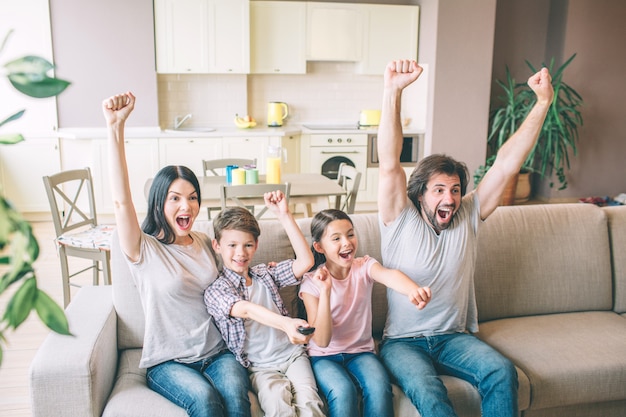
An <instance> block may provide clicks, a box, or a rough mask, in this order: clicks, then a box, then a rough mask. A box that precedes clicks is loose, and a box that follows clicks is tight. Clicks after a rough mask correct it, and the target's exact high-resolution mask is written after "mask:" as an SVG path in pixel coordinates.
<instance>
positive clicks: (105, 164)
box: [92, 138, 161, 213]
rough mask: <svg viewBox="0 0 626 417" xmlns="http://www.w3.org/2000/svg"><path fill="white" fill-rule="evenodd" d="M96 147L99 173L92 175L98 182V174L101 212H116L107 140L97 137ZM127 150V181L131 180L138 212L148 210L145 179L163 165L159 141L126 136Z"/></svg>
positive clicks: (125, 145)
mask: <svg viewBox="0 0 626 417" xmlns="http://www.w3.org/2000/svg"><path fill="white" fill-rule="evenodd" d="M94 147H95V149H96V154H97V156H98V159H97V160H96V162H97V166H96V170H97V173H93V172H92V175H94V181H96V179H95V175H97V176H98V178H97V182H98V187H97V190H98V192H96V199H98V200H99V201H100V205H99V206H98V212H102V213H113V209H114V207H113V199H112V197H111V182H110V180H109V178H110V175H109V152H108V144H107V141H106V140H102V139H99V140H95V141H94ZM124 149H125V150H126V164H127V165H128V181H129V182H130V192H131V194H132V196H133V204H134V205H135V210H136V211H137V213H145V212H146V211H147V209H148V201H147V199H146V197H145V193H144V187H145V184H146V180H147V179H148V178H152V177H154V176H155V175H156V173H157V172H158V171H159V169H160V168H161V167H160V166H159V145H158V141H157V140H156V139H154V138H137V139H134V138H133V139H125V140H124ZM100 193H101V194H100Z"/></svg>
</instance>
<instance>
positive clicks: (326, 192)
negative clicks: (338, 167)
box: [144, 173, 346, 217]
mask: <svg viewBox="0 0 626 417" xmlns="http://www.w3.org/2000/svg"><path fill="white" fill-rule="evenodd" d="M265 178H266V177H265V175H259V183H265ZM198 182H199V184H200V193H201V197H202V201H201V203H202V206H204V207H220V206H221V204H222V202H221V198H220V188H221V186H222V185H224V184H226V177H225V176H203V177H198ZM281 182H282V183H286V182H288V183H289V184H290V192H289V204H290V205H292V204H300V205H302V206H303V208H304V210H303V215H304V217H311V216H312V214H313V205H315V207H316V208H317V209H318V211H319V210H322V209H324V208H329V207H330V202H329V201H330V200H329V198H331V197H341V196H345V195H346V190H344V189H343V187H341V186H340V185H339V184H338V183H337V181H336V180H333V179H330V178H328V177H326V176H324V175H322V174H315V173H285V174H282V176H281ZM151 184H152V178H149V179H148V180H147V182H146V186H145V188H144V191H145V194H146V198H147V195H148V190H149V189H150V185H151ZM233 187H236V185H233ZM251 203H252V204H255V205H257V204H258V205H263V204H264V203H263V201H262V199H259V201H251Z"/></svg>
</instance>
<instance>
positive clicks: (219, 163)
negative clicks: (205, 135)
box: [202, 158, 256, 220]
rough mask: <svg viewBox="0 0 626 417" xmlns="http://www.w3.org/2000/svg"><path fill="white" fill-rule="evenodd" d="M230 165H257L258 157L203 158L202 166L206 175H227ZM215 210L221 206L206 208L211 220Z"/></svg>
mask: <svg viewBox="0 0 626 417" xmlns="http://www.w3.org/2000/svg"><path fill="white" fill-rule="evenodd" d="M228 165H237V166H238V167H243V166H245V165H256V158H254V159H244V158H224V159H203V160H202V168H203V169H204V176H205V177H207V176H209V175H215V176H224V175H226V171H225V168H226V167H227V166H228ZM217 170H219V171H217ZM253 208H254V207H253ZM213 210H217V211H219V210H221V207H207V208H206V212H207V215H208V216H209V220H211V211H213Z"/></svg>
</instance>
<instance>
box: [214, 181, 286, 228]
mask: <svg viewBox="0 0 626 417" xmlns="http://www.w3.org/2000/svg"><path fill="white" fill-rule="evenodd" d="M290 189H291V185H290V184H289V183H288V182H286V183H284V184H245V185H222V186H221V188H220V199H221V201H222V210H224V209H225V208H226V207H227V206H229V205H232V204H229V200H230V201H232V203H234V204H235V205H238V206H241V207H245V208H247V209H249V210H250V211H251V212H252V214H254V217H256V218H257V219H260V218H261V217H263V214H265V212H266V211H267V207H265V206H264V207H263V208H262V209H261V211H259V212H258V213H256V214H255V212H254V205H255V203H256V205H260V204H259V203H258V200H263V195H264V194H265V193H267V192H270V191H276V190H280V191H282V192H283V194H285V198H286V199H287V203H289V191H290ZM246 200H248V202H247V204H245V201H246ZM250 200H253V201H250ZM251 203H252V204H251ZM251 207H252V208H251Z"/></svg>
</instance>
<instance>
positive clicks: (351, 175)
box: [335, 162, 361, 214]
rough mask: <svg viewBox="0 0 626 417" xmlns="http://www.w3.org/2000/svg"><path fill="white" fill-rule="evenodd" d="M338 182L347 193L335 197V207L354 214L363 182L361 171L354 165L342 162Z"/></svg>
mask: <svg viewBox="0 0 626 417" xmlns="http://www.w3.org/2000/svg"><path fill="white" fill-rule="evenodd" d="M337 182H338V183H339V185H340V186H341V187H342V188H343V189H344V190H345V191H346V194H345V196H339V195H338V196H337V197H336V198H335V208H336V209H337V210H343V211H345V212H346V213H348V214H353V213H354V207H355V206H356V197H357V194H358V193H359V185H360V184H361V173H360V172H359V171H357V169H356V168H355V167H353V166H352V165H348V164H346V163H345V162H342V163H341V164H339V169H338V173H337Z"/></svg>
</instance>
